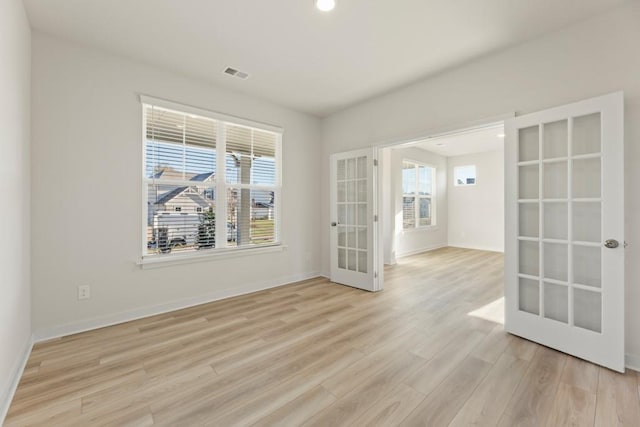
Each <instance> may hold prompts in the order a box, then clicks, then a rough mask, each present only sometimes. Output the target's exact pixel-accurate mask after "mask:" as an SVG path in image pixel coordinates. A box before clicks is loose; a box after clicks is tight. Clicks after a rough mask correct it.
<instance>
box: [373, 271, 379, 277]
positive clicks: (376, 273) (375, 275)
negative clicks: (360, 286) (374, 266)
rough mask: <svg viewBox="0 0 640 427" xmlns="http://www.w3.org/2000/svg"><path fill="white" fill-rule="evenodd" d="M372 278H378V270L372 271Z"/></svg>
mask: <svg viewBox="0 0 640 427" xmlns="http://www.w3.org/2000/svg"><path fill="white" fill-rule="evenodd" d="M373 278H374V279H377V278H378V272H377V271H374V272H373Z"/></svg>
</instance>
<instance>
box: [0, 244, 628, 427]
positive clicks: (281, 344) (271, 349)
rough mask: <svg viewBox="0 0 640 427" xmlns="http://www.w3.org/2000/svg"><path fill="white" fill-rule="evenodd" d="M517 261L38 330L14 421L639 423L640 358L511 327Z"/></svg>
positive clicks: (451, 266)
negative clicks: (573, 351) (632, 364)
mask: <svg viewBox="0 0 640 427" xmlns="http://www.w3.org/2000/svg"><path fill="white" fill-rule="evenodd" d="M502 263H503V260H502V256H501V255H500V254H496V253H491V252H481V251H472V250H464V249H456V248H445V249H441V250H437V251H433V252H429V253H426V254H421V255H416V256H413V257H409V258H405V259H402V260H401V261H400V263H399V264H398V265H396V266H394V267H391V268H388V269H387V270H385V275H386V290H385V291H384V292H380V293H376V294H372V293H367V292H364V291H359V290H356V289H352V288H348V287H345V286H340V285H336V284H333V283H330V282H329V281H327V280H326V279H314V280H308V281H305V282H301V283H297V284H293V285H289V286H285V287H281V288H277V289H273V290H270V291H264V292H259V293H255V294H251V295H246V296H241V297H237V298H233V299H228V300H224V301H219V302H214V303H210V304H206V305H201V306H197V307H193V308H189V309H185V310H180V311H176V312H172V313H168V314H163V315H158V316H154V317H150V318H146V319H142V320H138V321H134V322H129V323H126V324H122V325H117V326H112V327H109V328H104V329H100V330H96V331H91V332H86V333H82V334H77V335H73V336H69V337H66V338H62V339H58V340H54V341H50V342H47V343H42V344H38V345H36V346H35V348H34V350H33V353H32V355H31V358H30V359H29V362H28V365H27V368H26V371H25V373H24V376H23V378H22V381H21V382H20V385H19V387H18V390H17V393H16V396H15V399H14V401H13V404H12V406H11V408H10V411H9V415H8V418H7V420H6V425H7V426H25V425H47V426H67V425H77V426H90V425H139V426H143V425H165V426H175V425H179V426H190V425H217V426H233V425H239V426H249V425H256V426H297V425H305V426H340V425H348V426H361V425H379V426H393V425H406V426H411V425H428V426H447V425H450V426H463V425H476V426H493V425H500V426H515V425H530V426H538V425H540V426H543V425H552V426H564V425H576V426H591V425H597V426H615V425H625V426H627V425H628V426H639V425H640V401H639V390H640V388H639V382H638V376H637V374H636V373H635V372H633V371H628V372H627V374H626V375H620V374H618V373H615V372H612V371H609V370H606V369H603V368H599V367H597V366H595V365H592V364H589V363H587V362H584V361H581V360H578V359H575V358H572V357H570V356H567V355H565V354H562V353H559V352H556V351H554V350H551V349H548V348H545V347H542V346H539V345H536V344H534V343H531V342H529V341H525V340H523V339H520V338H517V337H514V336H510V335H507V334H506V333H504V332H503V330H502V326H501V325H500V324H499V323H496V322H495V320H497V319H498V318H500V312H501V303H500V298H501V296H502ZM470 313H471V314H470ZM487 319H490V320H487Z"/></svg>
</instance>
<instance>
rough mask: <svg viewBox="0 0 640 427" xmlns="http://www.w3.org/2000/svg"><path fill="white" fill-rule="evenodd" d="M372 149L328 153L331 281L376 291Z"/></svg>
mask: <svg viewBox="0 0 640 427" xmlns="http://www.w3.org/2000/svg"><path fill="white" fill-rule="evenodd" d="M375 163H377V162H376V159H375V150H374V149H364V150H357V151H350V152H346V153H338V154H334V155H332V156H331V166H330V174H331V187H330V203H331V237H330V248H331V280H332V281H333V282H336V283H341V284H344V285H348V286H353V287H356V288H360V289H365V290H368V291H377V290H379V287H378V284H379V277H378V272H377V271H376V266H377V249H378V248H377V232H376V230H377V228H376V227H377V218H376V216H375V214H376V205H375V194H376V193H375V191H376V175H375V174H374V164H375Z"/></svg>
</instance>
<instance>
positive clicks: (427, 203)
mask: <svg viewBox="0 0 640 427" xmlns="http://www.w3.org/2000/svg"><path fill="white" fill-rule="evenodd" d="M419 201H420V207H419V214H420V218H419V221H420V225H431V199H426V198H423V197H421V198H420V200H419Z"/></svg>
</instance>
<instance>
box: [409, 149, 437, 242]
mask: <svg viewBox="0 0 640 427" xmlns="http://www.w3.org/2000/svg"><path fill="white" fill-rule="evenodd" d="M435 172H436V170H435V168H434V167H432V166H428V165H424V164H421V163H418V162H414V161H410V160H404V161H403V162H402V220H403V221H402V228H403V229H405V230H406V229H410V228H418V227H425V226H430V225H435V215H434V213H435V194H434V193H435V191H434V190H435V177H436V173H435Z"/></svg>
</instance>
